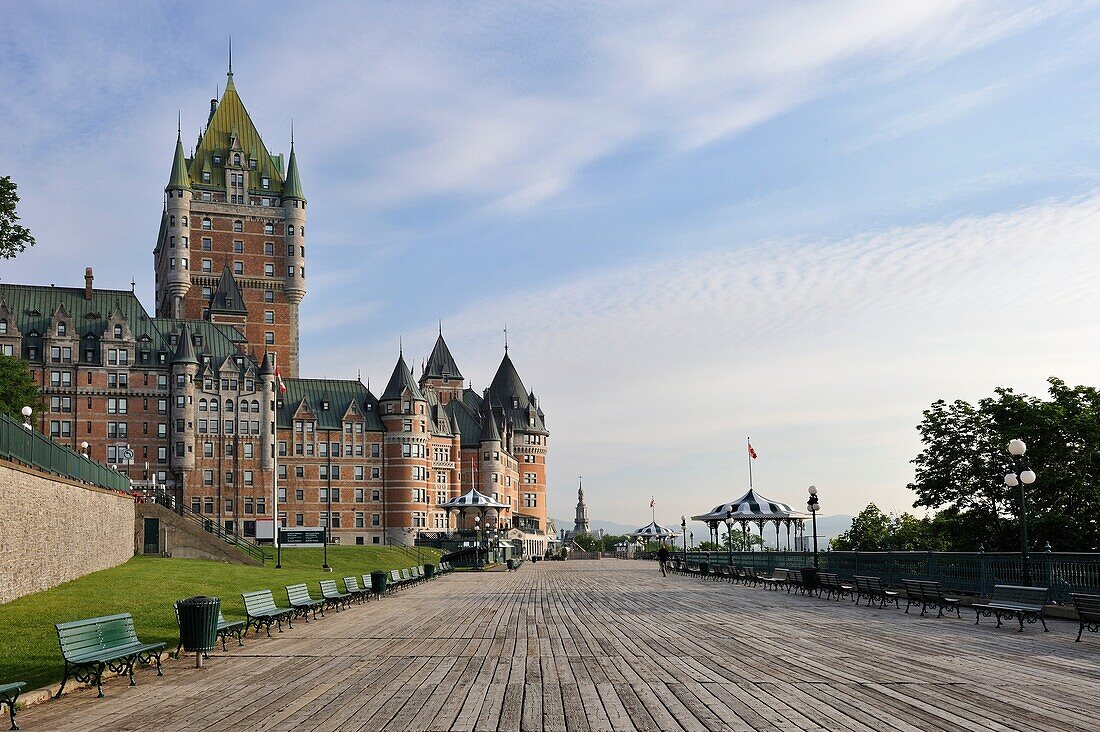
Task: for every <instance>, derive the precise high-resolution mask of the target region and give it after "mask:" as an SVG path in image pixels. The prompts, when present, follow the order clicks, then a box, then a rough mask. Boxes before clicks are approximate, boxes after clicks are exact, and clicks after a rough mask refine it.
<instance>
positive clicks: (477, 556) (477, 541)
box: [474, 514, 481, 567]
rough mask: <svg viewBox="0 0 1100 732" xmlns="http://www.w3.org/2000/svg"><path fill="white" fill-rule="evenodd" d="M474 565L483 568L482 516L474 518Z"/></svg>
mask: <svg viewBox="0 0 1100 732" xmlns="http://www.w3.org/2000/svg"><path fill="white" fill-rule="evenodd" d="M474 565H475V566H478V567H480V566H481V515H480V514H479V515H477V516H474Z"/></svg>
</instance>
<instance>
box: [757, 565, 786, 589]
mask: <svg viewBox="0 0 1100 732" xmlns="http://www.w3.org/2000/svg"><path fill="white" fill-rule="evenodd" d="M760 581H761V582H763V583H764V587H765V588H766V589H769V590H776V591H777V592H778V591H779V588H780V587H783V586H785V585H786V584H787V570H786V569H784V568H782V567H776V568H774V569H773V570H772V574H771V576H770V577H761V578H760Z"/></svg>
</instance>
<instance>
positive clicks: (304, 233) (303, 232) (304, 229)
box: [301, 224, 306, 236]
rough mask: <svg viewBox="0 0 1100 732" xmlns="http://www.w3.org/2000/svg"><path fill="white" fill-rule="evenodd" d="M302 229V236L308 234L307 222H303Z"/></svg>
mask: <svg viewBox="0 0 1100 732" xmlns="http://www.w3.org/2000/svg"><path fill="white" fill-rule="evenodd" d="M301 231H302V236H305V235H306V225H305V224H302V229H301Z"/></svg>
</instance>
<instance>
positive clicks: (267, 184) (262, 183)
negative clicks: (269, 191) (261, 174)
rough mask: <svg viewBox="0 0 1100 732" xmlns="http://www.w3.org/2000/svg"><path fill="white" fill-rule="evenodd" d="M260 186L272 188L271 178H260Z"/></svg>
mask: <svg viewBox="0 0 1100 732" xmlns="http://www.w3.org/2000/svg"><path fill="white" fill-rule="evenodd" d="M260 187H261V188H270V187H271V179H270V178H260Z"/></svg>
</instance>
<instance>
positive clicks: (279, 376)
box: [275, 366, 755, 457]
mask: <svg viewBox="0 0 1100 732" xmlns="http://www.w3.org/2000/svg"><path fill="white" fill-rule="evenodd" d="M275 383H276V384H278V385H279V393H280V394H286V384H284V383H283V375H282V374H280V373H279V367H278V366H276V367H275ZM754 457H755V456H754Z"/></svg>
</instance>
